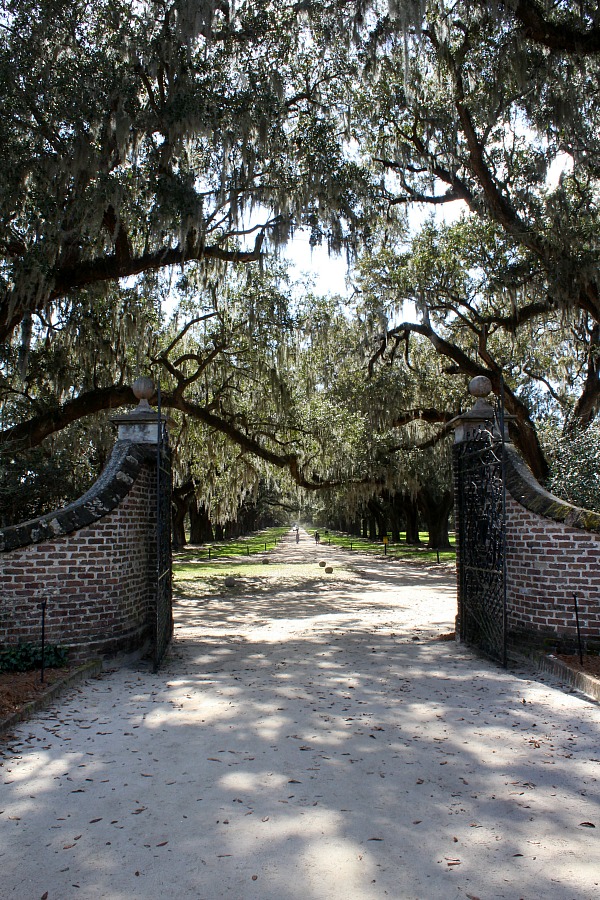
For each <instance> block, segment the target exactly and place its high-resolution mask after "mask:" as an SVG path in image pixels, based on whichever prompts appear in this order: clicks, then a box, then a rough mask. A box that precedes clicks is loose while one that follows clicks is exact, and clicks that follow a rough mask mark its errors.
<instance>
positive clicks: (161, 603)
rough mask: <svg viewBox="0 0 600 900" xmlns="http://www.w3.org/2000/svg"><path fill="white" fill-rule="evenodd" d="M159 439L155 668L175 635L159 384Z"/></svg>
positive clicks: (167, 460) (167, 454)
mask: <svg viewBox="0 0 600 900" xmlns="http://www.w3.org/2000/svg"><path fill="white" fill-rule="evenodd" d="M158 429H159V434H158V442H157V448H156V611H155V625H154V671H155V672H156V671H158V668H159V666H160V664H161V662H162V659H163V657H164V655H165V652H166V649H167V647H168V646H169V641H170V640H171V637H172V636H173V601H172V576H171V564H172V559H171V450H170V447H169V438H168V433H167V429H166V425H165V423H164V422H163V419H162V413H161V405H160V386H159V388H158Z"/></svg>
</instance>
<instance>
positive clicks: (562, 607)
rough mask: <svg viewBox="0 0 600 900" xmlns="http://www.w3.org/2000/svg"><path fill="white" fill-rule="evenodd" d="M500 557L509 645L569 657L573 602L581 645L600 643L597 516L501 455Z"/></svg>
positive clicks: (510, 452)
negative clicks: (504, 573)
mask: <svg viewBox="0 0 600 900" xmlns="http://www.w3.org/2000/svg"><path fill="white" fill-rule="evenodd" d="M506 468H507V498H506V556H507V608H508V621H507V625H508V632H509V641H510V643H511V644H512V645H517V646H518V645H521V644H527V645H529V646H531V645H533V646H541V647H546V648H552V649H564V650H570V649H574V648H575V646H576V641H577V626H576V618H575V606H574V600H573V595H574V594H575V595H577V604H578V609H579V621H580V626H581V636H582V639H583V642H584V644H586V645H591V646H595V645H596V644H598V643H600V515H598V514H596V513H593V512H590V511H589V510H584V509H579V508H578V507H575V506H572V505H571V504H569V503H566V502H565V501H563V500H560V499H559V498H557V497H554V496H553V495H552V494H549V493H548V492H547V491H545V490H544V489H543V488H542V487H541V486H540V485H539V484H538V483H537V482H536V481H535V479H534V478H533V476H532V475H531V473H530V471H529V469H528V468H527V467H526V466H525V465H524V463H523V462H522V460H521V459H520V457H519V455H518V454H517V452H516V450H515V449H514V448H513V447H512V446H511V445H509V446H508V449H507V467H506Z"/></svg>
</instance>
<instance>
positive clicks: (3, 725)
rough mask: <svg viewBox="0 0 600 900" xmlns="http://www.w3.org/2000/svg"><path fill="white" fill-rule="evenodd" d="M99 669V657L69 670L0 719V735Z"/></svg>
mask: <svg viewBox="0 0 600 900" xmlns="http://www.w3.org/2000/svg"><path fill="white" fill-rule="evenodd" d="M101 671H102V660H101V659H92V660H90V661H89V662H87V663H84V664H83V665H82V666H78V667H77V668H76V669H73V671H72V672H69V674H68V675H65V677H64V678H61V679H60V680H59V681H55V682H54V684H51V685H50V686H49V687H48V689H47V690H46V691H44V693H43V694H42V695H41V696H40V697H36V698H35V700H30V701H29V703H26V704H25V705H24V706H23V707H22V708H21V709H18V710H17V711H16V712H14V713H13V714H12V715H11V716H8V718H6V719H2V720H1V721H0V735H2V734H5V733H6V732H7V731H10V729H11V728H14V726H15V725H18V724H19V723H20V722H24V721H25V720H26V719H28V718H29V717H30V716H32V715H33V714H34V713H36V712H38V711H39V710H40V709H45V707H46V706H50V704H51V702H52V701H53V700H54V699H55V698H56V697H57V696H58V694H60V693H62V691H64V690H65V689H66V688H69V687H72V686H73V685H75V684H78V683H79V682H80V681H84V680H85V679H86V678H91V677H92V676H94V675H97V674H98V673H99V672H101Z"/></svg>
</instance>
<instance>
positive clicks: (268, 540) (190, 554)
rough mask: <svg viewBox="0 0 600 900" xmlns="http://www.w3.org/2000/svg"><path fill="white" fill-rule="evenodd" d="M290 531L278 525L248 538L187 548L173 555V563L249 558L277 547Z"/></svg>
mask: <svg viewBox="0 0 600 900" xmlns="http://www.w3.org/2000/svg"><path fill="white" fill-rule="evenodd" d="M289 530H290V529H289V527H288V526H287V525H278V526H276V527H273V528H265V529H264V530H263V531H257V532H255V533H254V534H250V535H248V536H247V537H240V538H232V539H231V540H227V541H210V542H209V543H206V544H203V545H202V546H201V547H186V548H185V550H180V551H179V552H178V553H175V554H174V555H173V562H174V563H175V564H179V563H185V562H190V561H192V560H198V561H199V560H205V559H206V560H212V559H215V558H217V557H220V556H227V557H231V556H234V557H240V556H246V557H248V556H252V555H253V554H256V553H264V552H265V551H266V550H272V549H273V547H276V546H277V544H278V542H279V541H280V540H281V538H282V537H283V535H284V534H287V533H288V532H289Z"/></svg>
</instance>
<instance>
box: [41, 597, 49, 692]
mask: <svg viewBox="0 0 600 900" xmlns="http://www.w3.org/2000/svg"><path fill="white" fill-rule="evenodd" d="M47 602H48V601H47V600H42V602H41V603H40V609H41V610H42V670H41V672H40V681H41V682H42V684H43V683H44V662H45V660H44V654H45V649H46V603H47Z"/></svg>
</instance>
